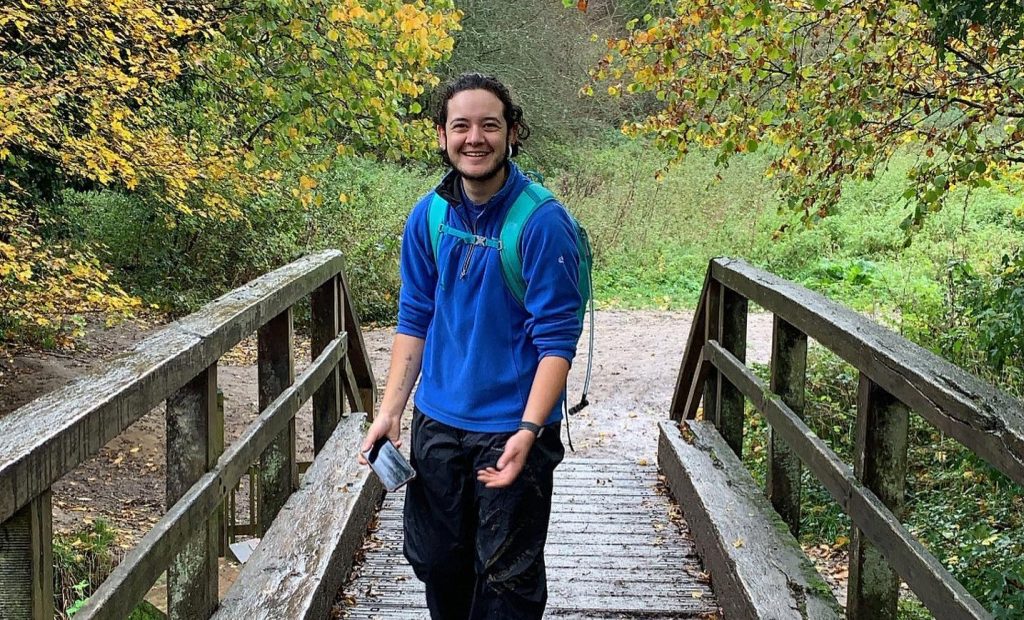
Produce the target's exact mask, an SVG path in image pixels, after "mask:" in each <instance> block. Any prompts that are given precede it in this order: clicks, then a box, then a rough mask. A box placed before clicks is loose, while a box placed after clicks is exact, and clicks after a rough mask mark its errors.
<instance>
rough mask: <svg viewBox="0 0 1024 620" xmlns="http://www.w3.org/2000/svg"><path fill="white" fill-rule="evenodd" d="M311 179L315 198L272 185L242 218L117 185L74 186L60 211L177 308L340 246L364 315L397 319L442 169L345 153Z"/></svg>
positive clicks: (121, 269) (134, 284)
mask: <svg viewBox="0 0 1024 620" xmlns="http://www.w3.org/2000/svg"><path fill="white" fill-rule="evenodd" d="M298 176H299V174H298V173H296V174H295V177H298ZM308 179H309V180H308V181H307V185H308V188H307V190H306V191H305V192H304V194H303V196H304V197H305V198H307V200H306V201H303V200H298V199H296V198H294V197H293V196H291V195H290V194H285V195H282V194H279V193H278V194H267V195H264V196H262V197H259V198H256V199H254V200H252V201H250V202H248V203H245V204H244V205H243V206H242V207H241V211H242V213H243V217H241V218H237V219H227V220H211V219H209V218H202V217H195V216H188V215H185V214H179V215H178V216H176V217H175V218H173V219H171V220H167V219H165V218H162V217H156V216H155V215H154V213H153V211H152V210H151V209H150V208H149V207H148V205H147V204H146V203H145V201H143V200H142V199H140V198H139V197H135V196H126V195H124V194H120V193H117V192H109V191H106V192H66V193H65V195H64V200H63V201H62V203H61V204H60V205H59V206H58V207H55V208H54V210H53V212H52V214H51V217H53V218H54V219H55V220H56V221H60V222H61V226H62V228H63V231H62V234H64V235H66V236H68V237H71V238H74V239H81V240H86V239H88V240H91V241H92V242H97V243H99V244H102V247H103V248H105V249H104V253H103V258H104V260H105V261H106V262H107V264H109V265H111V266H112V268H113V269H114V272H115V273H116V274H117V275H118V278H119V279H120V280H121V281H122V282H123V283H124V285H125V286H126V287H127V288H129V289H130V290H131V291H133V292H135V293H136V294H138V295H140V296H141V297H143V298H144V299H145V300H146V302H147V303H150V304H156V305H158V306H159V307H161V308H163V309H165V310H169V311H172V312H174V313H184V312H189V311H192V310H195V309H196V308H197V307H198V306H200V305H202V304H203V303H205V302H207V301H209V300H210V299H212V298H213V297H216V296H217V295H219V294H221V293H223V292H226V291H227V290H230V289H232V288H234V287H236V286H240V285H241V284H244V283H245V282H248V281H249V280H251V279H253V278H255V277H257V276H259V275H261V274H263V273H266V272H267V271H270V270H272V269H274V268H276V267H278V266H280V265H283V264H285V263H287V262H290V261H292V260H294V259H296V258H298V257H299V256H301V255H303V254H306V253H309V252H313V251H317V250H321V249H326V248H336V249H340V250H341V251H342V252H344V254H345V256H346V263H347V274H348V277H349V279H350V284H351V286H352V289H353V295H354V296H355V299H356V300H357V304H358V306H357V310H358V312H359V315H360V317H361V318H362V319H363V320H366V321H381V320H390V319H393V317H394V316H395V313H396V310H397V296H398V287H399V281H398V269H397V264H398V263H397V261H398V249H399V241H400V238H401V233H402V227H403V225H404V222H405V218H406V216H407V215H408V213H409V210H410V209H411V208H412V205H413V203H414V202H415V201H416V200H417V199H418V198H419V197H420V196H422V195H423V194H425V193H426V192H427V191H429V189H430V188H431V185H432V181H433V177H432V176H431V175H429V174H428V173H426V172H424V171H423V170H420V169H418V168H415V167H408V166H400V165H397V164H390V163H386V162H380V161H375V160H372V159H365V158H355V157H342V158H338V159H336V160H335V161H334V163H333V165H332V166H331V167H330V168H329V169H328V170H327V171H325V172H323V173H322V174H320V175H317V176H316V177H308ZM285 181H286V184H290V183H291V182H292V179H288V178H286V179H285ZM295 182H297V180H296V181H295ZM304 202H305V203H308V205H307V204H304Z"/></svg>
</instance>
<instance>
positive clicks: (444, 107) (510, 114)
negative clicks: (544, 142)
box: [434, 73, 530, 157]
mask: <svg viewBox="0 0 1024 620" xmlns="http://www.w3.org/2000/svg"><path fill="white" fill-rule="evenodd" d="M477 89H479V90H486V91H488V92H490V93H492V94H493V95H494V96H495V97H497V98H498V100H499V101H501V103H502V107H503V108H504V110H503V114H502V115H503V116H504V117H505V124H506V125H507V126H508V128H509V131H510V132H511V131H512V129H515V130H516V143H515V144H513V145H512V156H513V157H514V156H516V155H518V154H519V148H520V145H521V144H522V143H523V141H524V140H526V139H527V138H529V137H530V126H529V125H527V124H526V121H525V120H524V119H523V109H522V108H521V107H519V106H517V105H516V104H514V103H512V95H511V94H509V92H508V87H507V86H505V85H504V84H502V83H501V82H500V81H499V80H498V78H496V77H492V76H489V75H483V74H482V73H463V74H462V75H460V76H458V77H457V78H455V79H453V80H451V81H449V82H447V83H446V84H445V85H444V86H443V87H441V89H440V90H439V91H438V94H437V99H438V103H437V110H436V112H435V113H434V124H435V125H436V126H438V127H444V126H445V124H447V122H448V102H449V101H450V100H451V98H452V97H454V96H455V95H457V94H459V93H461V92H462V91H464V90H477ZM445 155H446V154H445V153H442V157H444V156H445Z"/></svg>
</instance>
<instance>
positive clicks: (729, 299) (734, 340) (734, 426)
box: [715, 286, 747, 454]
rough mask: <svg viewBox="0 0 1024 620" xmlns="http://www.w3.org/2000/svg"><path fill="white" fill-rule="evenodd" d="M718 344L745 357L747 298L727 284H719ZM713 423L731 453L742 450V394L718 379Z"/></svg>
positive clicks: (738, 452) (738, 357) (737, 357)
mask: <svg viewBox="0 0 1024 620" xmlns="http://www.w3.org/2000/svg"><path fill="white" fill-rule="evenodd" d="M720 309H721V310H720V311H721V318H720V319H719V322H718V324H719V325H720V329H721V332H720V334H719V337H720V338H721V342H722V346H723V347H725V350H726V351H729V352H730V353H732V354H733V356H735V357H736V359H738V360H740V361H741V362H742V361H745V360H746V358H747V300H746V298H744V297H743V296H742V295H739V294H738V293H736V291H734V290H732V289H730V288H729V287H726V286H723V287H722V300H721V305H720ZM716 420H717V421H716V423H715V426H716V427H717V428H718V432H719V433H721V435H722V437H724V438H725V441H726V443H728V444H729V446H730V447H732V450H733V452H735V453H736V454H742V452H743V394H742V393H741V392H740V391H739V390H737V389H736V388H735V387H734V386H733V385H732V384H730V383H729V382H728V381H722V378H721V375H719V381H718V417H717V419H716Z"/></svg>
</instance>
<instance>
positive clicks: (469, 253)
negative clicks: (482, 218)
mask: <svg viewBox="0 0 1024 620" xmlns="http://www.w3.org/2000/svg"><path fill="white" fill-rule="evenodd" d="M455 214H456V215H457V216H459V219H460V220H462V223H463V224H465V225H466V228H468V229H469V232H471V233H472V234H474V235H475V234H476V220H473V223H472V224H470V223H469V222H467V221H466V218H464V217H462V214H461V213H459V211H458V209H456V210H455ZM474 248H476V246H475V245H471V246H469V249H468V250H466V258H464V259H463V260H462V270H461V271H460V272H459V279H460V280H464V279H465V278H466V274H467V273H469V259H470V258H472V257H473V249H474Z"/></svg>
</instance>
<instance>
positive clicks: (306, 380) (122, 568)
mask: <svg viewBox="0 0 1024 620" xmlns="http://www.w3.org/2000/svg"><path fill="white" fill-rule="evenodd" d="M345 353H346V343H345V340H344V338H343V337H341V336H339V337H338V338H337V339H335V340H334V341H333V342H332V343H331V344H330V345H328V347H327V348H326V349H324V352H323V353H321V354H320V356H319V357H317V359H316V360H315V361H313V362H312V363H311V364H310V365H309V366H307V367H306V368H305V370H303V372H302V374H301V375H300V376H299V377H298V378H297V379H296V381H295V383H294V384H293V385H292V386H291V387H289V388H288V389H286V390H285V391H284V392H283V393H281V395H280V396H278V397H277V398H276V399H274V402H272V403H270V405H269V406H268V407H267V408H266V409H265V410H263V411H262V412H260V416H259V418H258V419H257V420H256V421H255V422H253V423H252V424H251V425H249V427H248V428H246V430H245V432H244V433H243V434H242V436H241V437H239V438H238V440H237V441H235V442H234V443H232V444H231V445H230V446H229V447H228V448H227V449H226V450H225V451H224V454H222V455H221V457H220V458H219V459H217V464H216V465H215V466H214V467H213V469H211V470H210V471H209V472H207V473H206V474H204V475H203V476H202V477H201V478H200V479H199V480H198V481H197V482H196V483H195V484H193V485H192V486H191V487H190V488H189V489H188V490H187V491H186V492H185V494H184V495H183V496H182V497H181V499H180V500H178V502H177V503H176V504H174V506H172V507H171V508H170V509H169V510H168V511H167V514H165V515H164V516H163V518H161V519H160V520H159V521H158V522H157V523H156V524H155V525H154V526H153V528H152V529H151V530H149V532H147V533H146V534H145V535H144V536H143V537H142V540H140V541H139V544H137V545H136V546H135V547H133V548H132V549H131V551H129V552H128V554H127V555H126V556H125V557H124V559H123V560H122V561H121V563H120V564H118V565H117V568H115V569H114V571H113V572H112V573H111V574H110V576H109V577H108V578H107V580H106V581H104V582H103V584H102V585H101V586H100V587H99V588H98V589H97V590H96V592H94V593H93V595H92V596H91V597H90V598H89V602H88V603H86V605H85V607H83V608H82V610H81V611H80V612H78V614H76V615H75V618H76V620H89V619H91V618H127V617H128V615H129V614H130V613H131V611H132V609H134V608H135V605H136V604H138V602H139V601H140V600H142V597H143V596H145V594H146V592H148V591H149V589H150V588H151V587H152V586H153V584H154V583H155V582H156V580H157V578H158V577H159V576H160V573H162V572H163V571H164V570H165V569H166V568H167V566H168V565H169V564H170V562H171V558H172V557H173V555H174V553H175V552H176V550H178V549H181V548H182V547H183V546H184V545H185V544H186V542H187V541H188V540H189V539H190V537H191V534H192V531H193V530H194V528H195V526H196V524H198V523H203V522H205V521H206V520H207V519H208V518H209V517H210V515H211V514H212V513H213V512H214V511H215V510H217V508H218V507H219V506H220V504H221V503H222V502H223V501H224V497H225V495H226V494H227V492H228V489H233V488H234V487H235V486H236V485H237V484H238V481H239V480H241V479H242V476H243V475H245V474H247V473H248V472H249V467H250V464H251V463H253V462H254V461H255V460H256V459H257V458H258V457H259V455H260V454H261V453H263V452H264V451H265V450H266V448H267V446H269V445H270V443H271V442H272V441H273V440H274V439H275V438H276V437H278V436H279V435H280V434H281V432H282V431H284V430H285V429H287V428H288V425H289V422H290V421H291V420H292V419H293V418H294V417H295V413H296V412H297V411H298V410H299V407H300V406H301V405H302V403H304V402H305V401H307V400H309V398H310V396H311V395H312V394H313V392H314V391H315V390H316V389H317V388H318V387H320V384H322V383H323V382H324V380H325V379H326V378H327V376H328V375H329V374H330V372H331V369H332V368H334V367H335V366H336V365H337V364H338V362H339V361H340V360H341V359H342V357H343V356H344V355H345Z"/></svg>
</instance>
